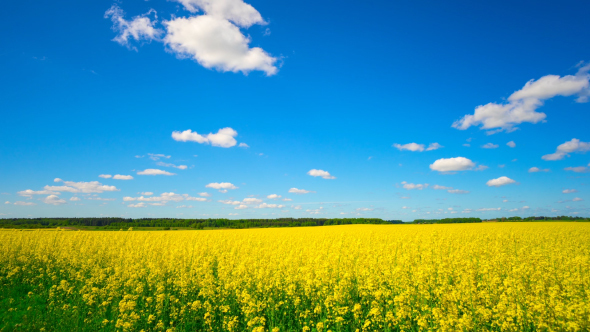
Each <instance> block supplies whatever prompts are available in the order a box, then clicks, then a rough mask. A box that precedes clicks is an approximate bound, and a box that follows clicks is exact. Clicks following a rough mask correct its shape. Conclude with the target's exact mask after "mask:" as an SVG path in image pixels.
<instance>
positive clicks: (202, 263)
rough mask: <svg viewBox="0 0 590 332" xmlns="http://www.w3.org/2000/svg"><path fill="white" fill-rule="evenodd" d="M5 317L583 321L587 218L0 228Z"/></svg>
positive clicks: (315, 325)
mask: <svg viewBox="0 0 590 332" xmlns="http://www.w3.org/2000/svg"><path fill="white" fill-rule="evenodd" d="M0 330H1V331H273V332H276V331H317V332H326V331H333V332H336V331H359V332H360V331H589V330H590V224H588V223H490V224H455V225H352V226H325V227H309V228H305V227H304V228H290V229H285V228H283V229H247V230H216V231H160V232H158V231H154V232H138V231H119V232H80V231H15V230H9V231H0Z"/></svg>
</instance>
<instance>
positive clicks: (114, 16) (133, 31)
mask: <svg viewBox="0 0 590 332" xmlns="http://www.w3.org/2000/svg"><path fill="white" fill-rule="evenodd" d="M151 14H153V15H154V16H155V17H156V18H157V16H156V11H155V10H153V9H151V10H150V11H148V12H147V13H146V14H144V15H140V16H136V17H134V18H133V19H132V20H131V21H128V20H126V19H125V18H124V17H125V12H123V10H122V9H121V8H119V6H117V5H116V4H114V5H112V6H111V8H109V9H108V10H107V11H106V12H105V14H104V17H105V18H110V19H111V21H112V22H113V27H112V29H113V31H115V32H117V33H118V35H117V36H116V37H115V38H114V39H113V41H115V42H117V43H119V44H121V45H123V46H126V47H128V48H131V49H135V50H137V49H136V48H135V47H132V46H130V44H129V39H130V38H133V39H135V41H148V42H149V41H151V40H157V39H158V38H159V37H160V35H161V34H162V33H163V31H162V30H160V29H157V28H155V27H154V25H155V23H156V22H157V21H156V20H155V19H154V21H152V20H151V19H150V18H149V16H150V15H151Z"/></svg>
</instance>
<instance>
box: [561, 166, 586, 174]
mask: <svg viewBox="0 0 590 332" xmlns="http://www.w3.org/2000/svg"><path fill="white" fill-rule="evenodd" d="M564 170H566V171H572V172H576V173H586V172H588V171H590V168H588V167H585V166H577V167H566V168H564Z"/></svg>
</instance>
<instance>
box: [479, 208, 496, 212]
mask: <svg viewBox="0 0 590 332" xmlns="http://www.w3.org/2000/svg"><path fill="white" fill-rule="evenodd" d="M500 210H502V208H480V209H477V210H475V211H479V212H486V211H500Z"/></svg>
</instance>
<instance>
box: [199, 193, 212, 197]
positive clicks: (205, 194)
mask: <svg viewBox="0 0 590 332" xmlns="http://www.w3.org/2000/svg"><path fill="white" fill-rule="evenodd" d="M199 196H202V197H211V194H210V193H205V192H203V193H199Z"/></svg>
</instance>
